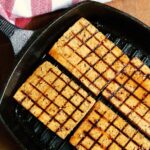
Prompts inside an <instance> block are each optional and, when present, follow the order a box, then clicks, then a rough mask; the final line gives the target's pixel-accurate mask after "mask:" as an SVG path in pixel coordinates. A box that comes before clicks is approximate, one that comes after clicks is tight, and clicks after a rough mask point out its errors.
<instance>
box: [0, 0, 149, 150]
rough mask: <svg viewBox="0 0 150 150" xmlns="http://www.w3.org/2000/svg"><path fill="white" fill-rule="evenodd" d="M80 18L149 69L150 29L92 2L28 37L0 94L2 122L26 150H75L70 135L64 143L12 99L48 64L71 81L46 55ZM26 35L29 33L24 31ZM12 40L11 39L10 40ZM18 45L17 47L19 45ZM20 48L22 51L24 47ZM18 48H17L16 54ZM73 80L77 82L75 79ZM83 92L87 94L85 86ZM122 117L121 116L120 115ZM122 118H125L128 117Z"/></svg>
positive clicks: (76, 8) (0, 117) (84, 3)
mask: <svg viewBox="0 0 150 150" xmlns="http://www.w3.org/2000/svg"><path fill="white" fill-rule="evenodd" d="M80 17H85V18H86V19H88V20H89V21H91V22H92V23H93V24H94V25H95V26H96V27H97V28H98V29H99V30H100V31H102V32H103V33H105V34H106V36H107V37H108V38H109V39H110V40H112V41H113V42H114V43H116V45H118V46H119V47H120V48H121V49H123V51H124V53H126V54H127V55H128V56H129V57H133V56H137V57H139V58H140V59H141V60H143V61H144V62H145V63H146V64H147V65H148V66H150V28H149V27H148V26H146V25H144V24H143V23H142V22H140V21H138V20H137V19H135V18H133V17H131V16H129V15H127V14H125V13H123V12H121V11H119V10H116V9H114V8H111V7H109V6H107V5H104V4H101V3H97V2H91V1H87V2H83V3H80V4H78V5H77V6H75V7H73V8H72V9H71V10H69V11H67V12H66V13H65V14H64V15H62V16H61V17H59V18H58V19H56V20H55V21H54V22H53V23H51V24H50V25H48V26H47V27H45V28H44V29H42V30H41V31H40V32H33V33H32V34H30V36H28V38H27V40H26V41H27V43H26V42H24V43H26V44H25V45H24V46H23V50H22V51H21V53H19V55H17V57H15V63H14V65H13V67H12V69H10V70H12V72H11V74H10V76H9V78H8V82H7V83H6V84H5V88H4V89H2V90H1V100H0V119H1V121H2V122H3V124H4V125H5V126H6V127H7V129H8V130H9V131H10V132H11V134H12V135H13V137H14V138H15V139H16V140H17V141H18V143H20V145H22V148H23V149H29V150H30V149H31V150H34V149H36V150H38V149H40V150H71V149H74V148H73V147H72V146H71V145H70V144H69V142H68V141H69V137H70V136H71V135H69V136H68V137H67V139H66V140H61V139H60V138H59V137H57V136H56V135H55V134H54V133H52V132H51V131H50V130H49V129H47V128H46V127H45V126H44V125H43V124H42V123H40V122H39V121H38V120H37V119H36V118H35V117H34V116H32V115H31V114H30V113H29V112H27V111H26V110H25V109H24V108H22V106H20V105H18V104H17V103H16V102H15V101H14V100H13V98H12V97H13V95H14V93H15V91H16V90H17V89H18V87H19V86H20V85H21V84H22V83H23V82H24V81H25V79H26V78H27V77H28V76H29V75H30V74H31V73H32V72H33V70H35V68H36V67H37V66H38V65H39V64H41V63H42V62H43V61H45V60H49V61H51V62H52V63H54V64H55V65H58V67H60V68H61V69H62V71H63V72H65V73H67V74H68V75H69V76H70V77H72V76H71V74H69V73H68V72H67V71H66V70H65V69H64V68H63V67H62V66H61V65H60V64H58V63H57V62H56V61H55V60H53V59H52V58H51V57H50V56H48V54H47V53H48V51H49V49H50V48H51V46H52V45H53V44H54V42H56V41H57V39H58V38H59V37H60V36H61V35H62V34H63V33H64V32H65V31H66V30H67V29H68V27H70V26H71V25H72V24H73V23H74V22H75V21H77V20H78V19H79V18H80ZM5 22H6V21H5ZM2 31H3V32H5V33H9V36H8V38H10V37H12V36H11V34H13V32H11V30H10V29H9V30H8V31H9V32H8V31H7V30H4V29H3V30H2ZM28 32H29V31H28ZM25 33H27V31H26V32H25V31H24V34H25ZM22 35H23V34H22ZM31 35H32V36H31ZM21 37H23V36H20V41H21V40H22V38H21ZM10 40H12V39H11V38H10ZM15 44H16V46H17V44H19V43H17V42H16V43H15ZM19 48H20V49H22V47H19ZM19 48H18V49H17V47H16V51H17V50H19ZM72 79H73V80H74V81H75V82H78V81H76V79H75V78H74V77H72ZM78 83H79V82H78ZM79 84H81V83H79ZM81 86H83V85H81ZM83 88H84V89H85V90H87V89H86V88H85V87H84V86H83ZM91 94H92V93H91ZM99 96H100V95H99ZM95 98H96V99H98V97H95ZM110 107H111V106H110ZM112 109H113V108H112ZM119 115H122V114H120V113H119ZM123 117H124V118H125V116H123ZM133 126H134V125H133ZM71 134H72V133H71Z"/></svg>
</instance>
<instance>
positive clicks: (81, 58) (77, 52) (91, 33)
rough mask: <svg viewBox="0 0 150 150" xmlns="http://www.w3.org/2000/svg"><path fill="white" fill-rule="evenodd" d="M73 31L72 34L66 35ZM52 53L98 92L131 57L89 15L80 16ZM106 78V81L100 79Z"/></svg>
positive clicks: (90, 87) (90, 88) (53, 48)
mask: <svg viewBox="0 0 150 150" xmlns="http://www.w3.org/2000/svg"><path fill="white" fill-rule="evenodd" d="M66 35H71V36H66ZM49 54H50V55H51V56H52V57H54V58H55V59H56V60H57V61H58V62H59V63H61V64H62V65H63V66H64V67H65V68H66V69H68V70H69V71H70V72H71V73H72V74H73V75H74V76H75V77H76V78H78V79H79V80H80V81H81V82H82V83H83V84H84V85H85V86H86V87H88V88H89V90H91V91H92V92H93V93H94V94H95V95H98V94H99V93H100V92H101V91H102V90H103V88H104V87H105V86H106V85H107V84H108V83H109V82H110V81H111V80H112V79H113V78H114V77H115V76H116V75H117V74H118V73H119V72H120V71H121V70H122V69H123V68H124V67H125V66H126V64H127V63H128V61H129V58H128V57H127V56H126V55H125V54H123V53H122V51H121V50H120V49H119V48H118V47H117V46H115V45H114V43H112V42H111V41H110V40H108V39H107V38H106V36H105V35H103V34H102V33H101V32H99V31H98V29H96V28H95V27H94V26H93V25H92V24H91V23H90V22H88V21H87V20H86V19H84V18H81V19H79V20H78V21H77V22H76V23H75V24H74V25H73V26H72V27H71V28H69V29H68V31H66V32H65V33H64V35H63V36H62V37H61V38H60V39H59V40H58V41H57V42H56V43H55V44H54V46H53V47H52V49H51V50H50V51H49ZM101 80H103V82H100V81H101Z"/></svg>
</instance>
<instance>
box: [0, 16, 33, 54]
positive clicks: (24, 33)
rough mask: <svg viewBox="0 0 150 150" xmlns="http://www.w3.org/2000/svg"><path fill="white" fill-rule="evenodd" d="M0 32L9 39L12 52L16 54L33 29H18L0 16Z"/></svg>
mask: <svg viewBox="0 0 150 150" xmlns="http://www.w3.org/2000/svg"><path fill="white" fill-rule="evenodd" d="M0 32H2V33H3V34H5V36H6V37H7V38H8V39H9V40H10V42H11V44H12V47H13V50H14V54H15V55H18V54H19V52H20V51H21V49H22V48H23V47H24V46H25V44H26V43H27V41H28V40H29V38H30V37H31V36H32V35H33V33H34V32H35V31H32V30H23V29H20V28H18V27H16V26H14V25H13V24H11V23H9V22H8V21H7V20H6V19H4V18H3V17H2V16H0Z"/></svg>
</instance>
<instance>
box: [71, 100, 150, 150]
mask: <svg viewBox="0 0 150 150" xmlns="http://www.w3.org/2000/svg"><path fill="white" fill-rule="evenodd" d="M70 143H71V144H72V145H74V146H75V147H76V149H77V150H104V149H108V150H122V149H126V150H138V149H146V150H148V149H149V148H150V141H149V140H148V139H147V138H145V137H144V136H143V135H142V134H141V133H139V132H138V131H137V130H135V129H134V128H133V127H132V126H131V125H129V124H128V123H127V122H126V121H125V120H123V119H122V118H121V117H119V116H118V115H117V114H116V113H114V112H113V111H112V110H111V109H110V108H109V107H107V106H106V105H104V104H103V103H102V102H100V101H98V102H96V104H95V105H94V108H93V109H92V111H91V112H90V114H89V115H88V116H87V117H86V118H85V120H84V121H83V122H82V124H81V125H80V127H79V128H78V129H77V130H76V132H75V133H74V135H73V136H72V137H71V139H70Z"/></svg>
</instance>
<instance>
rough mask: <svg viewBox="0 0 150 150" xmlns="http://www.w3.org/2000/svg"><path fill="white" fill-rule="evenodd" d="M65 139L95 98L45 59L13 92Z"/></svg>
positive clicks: (25, 105)
mask: <svg viewBox="0 0 150 150" xmlns="http://www.w3.org/2000/svg"><path fill="white" fill-rule="evenodd" d="M14 98H15V100H16V101H18V102H19V103H20V104H21V105H22V106H23V107H24V108H26V109H27V110H29V111H30V112H31V113H32V114H33V115H34V116H35V117H36V118H38V119H39V120H40V121H41V122H43V124H45V125H46V126H47V127H48V128H49V129H51V130H52V131H53V132H55V133H56V134H57V135H58V136H60V137H61V138H62V139H65V137H66V136H67V135H68V134H69V133H70V132H71V131H72V130H73V129H74V127H75V126H76V125H77V124H78V123H79V122H80V121H81V120H82V118H83V117H84V116H85V115H86V114H87V112H88V111H89V110H90V109H91V107H92V106H93V105H94V103H95V100H94V99H93V98H92V97H90V96H89V95H88V94H87V92H85V91H84V90H83V89H81V88H80V87H79V86H78V85H77V84H76V83H74V82H73V81H72V80H71V79H70V78H69V77H68V76H66V75H65V74H63V73H62V72H61V71H60V70H59V69H58V68H57V67H55V66H54V65H52V64H51V63H50V62H44V63H43V64H42V65H41V66H39V67H38V68H37V69H36V71H35V72H34V73H33V74H32V75H31V76H30V77H29V78H28V79H27V81H26V82H25V83H24V84H23V85H22V86H21V87H20V88H19V90H18V91H17V92H16V94H15V95H14Z"/></svg>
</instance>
